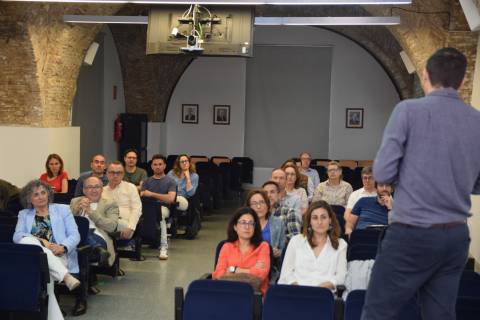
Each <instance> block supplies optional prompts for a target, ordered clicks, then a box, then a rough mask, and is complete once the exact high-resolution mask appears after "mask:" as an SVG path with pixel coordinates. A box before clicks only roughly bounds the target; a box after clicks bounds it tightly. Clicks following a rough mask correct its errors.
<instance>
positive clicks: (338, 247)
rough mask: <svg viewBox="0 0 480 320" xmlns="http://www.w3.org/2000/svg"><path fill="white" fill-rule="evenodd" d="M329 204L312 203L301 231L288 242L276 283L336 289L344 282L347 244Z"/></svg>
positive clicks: (323, 202) (322, 202)
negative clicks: (341, 236) (341, 237)
mask: <svg viewBox="0 0 480 320" xmlns="http://www.w3.org/2000/svg"><path fill="white" fill-rule="evenodd" d="M339 236H340V225H339V224H338V221H337V218H336V216H335V213H334V212H333V210H332V208H331V207H330V205H329V204H328V203H327V202H325V201H318V202H313V203H312V204H311V205H310V207H309V208H308V210H307V212H306V213H305V216H304V220H303V232H302V234H298V235H296V236H294V237H293V238H292V239H291V240H290V242H289V243H288V247H287V252H286V253H285V258H284V260H283V265H282V271H281V274H280V279H279V280H278V283H279V284H294V285H304V286H319V287H324V288H328V289H331V290H335V288H336V286H337V285H341V284H343V283H344V281H345V275H346V273H347V243H346V242H345V241H344V240H343V239H340V238H339Z"/></svg>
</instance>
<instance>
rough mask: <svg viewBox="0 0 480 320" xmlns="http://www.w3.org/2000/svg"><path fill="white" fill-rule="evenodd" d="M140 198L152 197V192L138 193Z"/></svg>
mask: <svg viewBox="0 0 480 320" xmlns="http://www.w3.org/2000/svg"><path fill="white" fill-rule="evenodd" d="M140 196H141V197H151V196H152V192H151V191H149V190H143V191H141V192H140Z"/></svg>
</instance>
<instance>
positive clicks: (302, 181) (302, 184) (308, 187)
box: [281, 159, 315, 201]
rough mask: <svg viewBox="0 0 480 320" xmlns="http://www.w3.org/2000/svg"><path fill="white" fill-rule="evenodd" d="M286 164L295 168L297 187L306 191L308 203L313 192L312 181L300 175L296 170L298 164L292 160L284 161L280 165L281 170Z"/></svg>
mask: <svg viewBox="0 0 480 320" xmlns="http://www.w3.org/2000/svg"><path fill="white" fill-rule="evenodd" d="M288 164H291V165H292V166H295V167H296V168H297V172H298V175H297V180H298V187H299V188H303V189H304V190H305V191H306V193H307V196H308V201H310V200H311V199H312V197H313V191H314V190H315V188H314V187H313V182H312V180H311V179H310V177H309V176H307V175H304V174H302V173H300V171H298V168H299V167H300V163H299V162H296V161H295V160H294V159H289V160H287V161H285V162H284V163H283V164H282V167H281V168H282V169H284V168H285V166H286V165H288Z"/></svg>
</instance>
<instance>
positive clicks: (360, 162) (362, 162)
mask: <svg viewBox="0 0 480 320" xmlns="http://www.w3.org/2000/svg"><path fill="white" fill-rule="evenodd" d="M357 163H358V166H359V167H371V166H373V160H358V161H357Z"/></svg>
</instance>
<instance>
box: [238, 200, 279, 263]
mask: <svg viewBox="0 0 480 320" xmlns="http://www.w3.org/2000/svg"><path fill="white" fill-rule="evenodd" d="M246 206H248V207H250V208H252V209H253V210H254V211H255V212H256V213H257V216H258V220H259V221H260V227H261V229H262V237H263V240H264V241H267V242H268V243H269V244H270V246H271V247H272V251H273V256H274V257H275V258H279V257H280V256H281V254H282V251H283V248H285V243H286V241H287V240H286V236H285V224H284V223H283V222H282V220H281V219H280V218H277V217H274V216H271V215H270V212H271V210H270V209H271V208H270V201H269V199H268V195H267V193H266V192H265V191H263V190H252V191H250V192H249V193H248V195H247V200H246Z"/></svg>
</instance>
